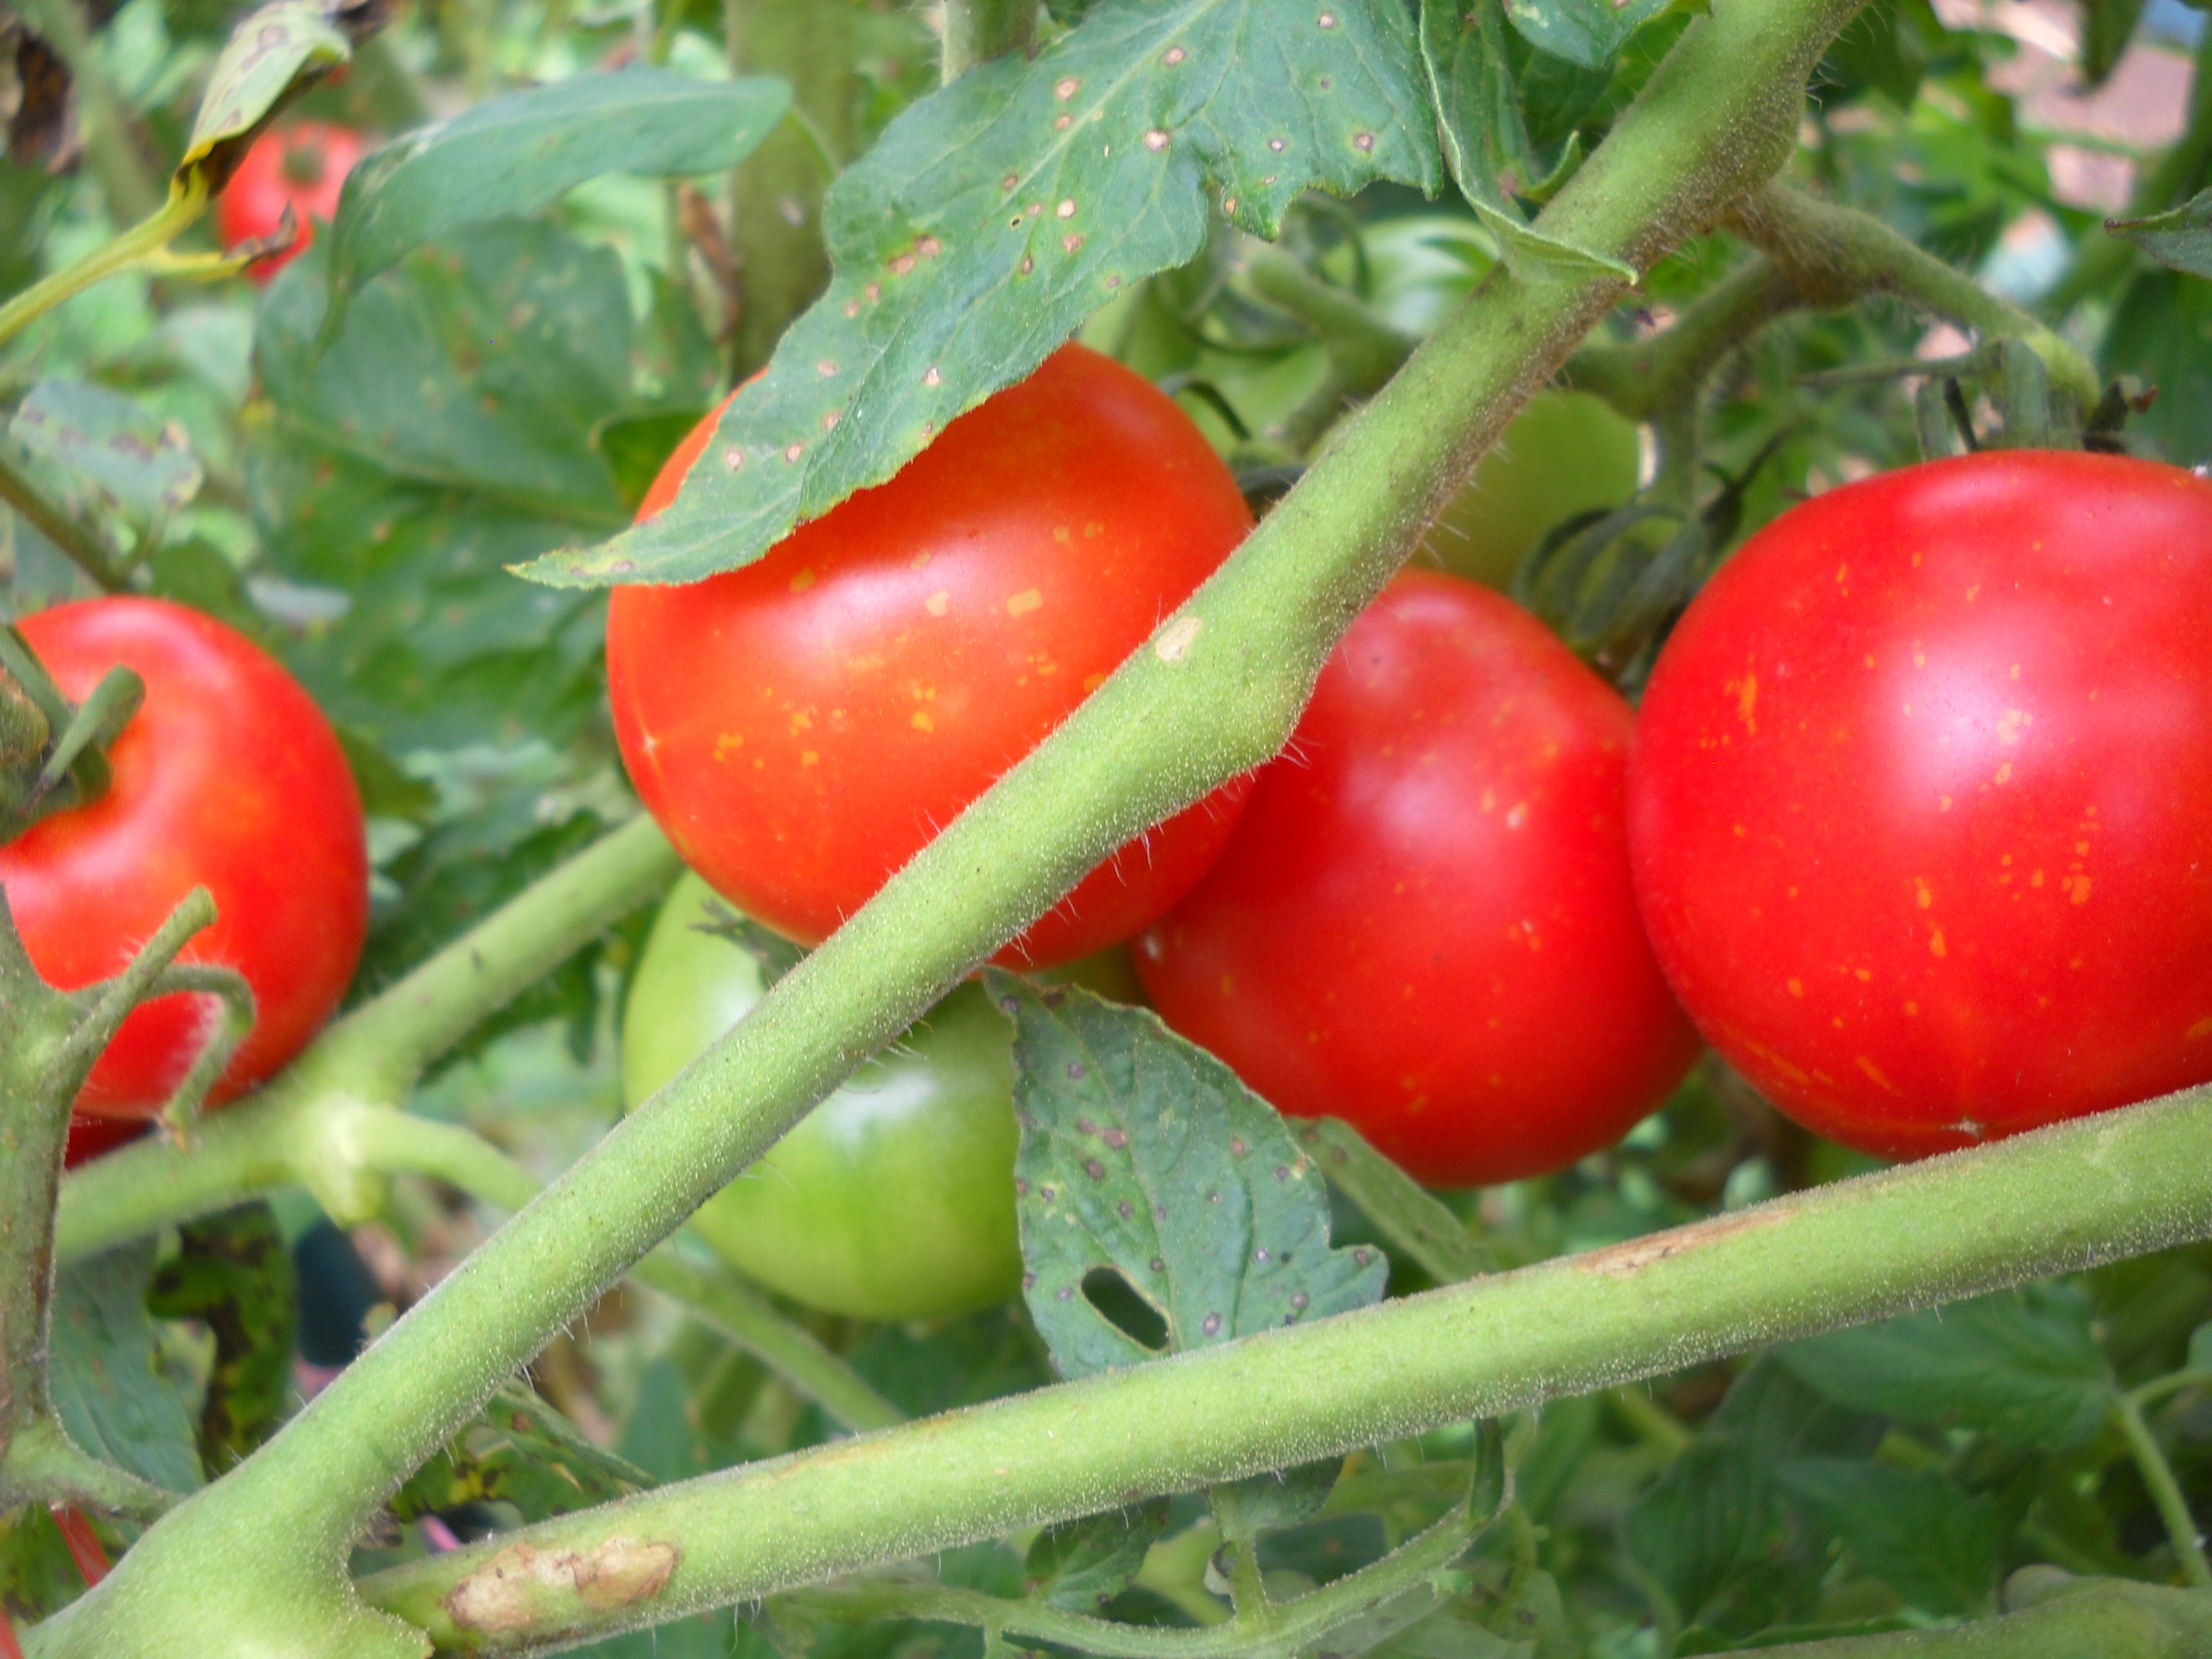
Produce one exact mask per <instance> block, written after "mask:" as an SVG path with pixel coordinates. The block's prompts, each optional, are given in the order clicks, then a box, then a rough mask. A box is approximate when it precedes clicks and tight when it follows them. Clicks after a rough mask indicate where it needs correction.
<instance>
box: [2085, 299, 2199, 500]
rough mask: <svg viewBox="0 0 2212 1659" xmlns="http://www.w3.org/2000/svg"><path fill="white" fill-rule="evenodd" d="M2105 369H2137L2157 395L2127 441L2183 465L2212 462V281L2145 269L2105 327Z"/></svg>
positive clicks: (2131, 427)
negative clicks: (2141, 442)
mask: <svg viewBox="0 0 2212 1659" xmlns="http://www.w3.org/2000/svg"><path fill="white" fill-rule="evenodd" d="M2103 358H2104V367H2105V368H2106V372H2107V373H2110V374H2136V375H2139V376H2141V377H2142V380H2144V381H2145V382H2146V383H2147V384H2148V385H2150V386H2154V387H2156V388H2157V391H2158V398H2157V401H2156V402H2154V403H2153V404H2151V406H2150V408H2149V409H2148V410H2146V411H2144V412H2143V413H2142V414H2141V415H2138V416H2132V417H2131V418H2130V420H2129V422H2128V439H2129V441H2130V444H2131V445H2132V444H2133V443H2134V442H2135V441H2136V440H2137V439H2139V438H2140V439H2145V440H2148V442H2149V443H2150V444H2153V445H2155V446H2156V448H2157V453H2160V455H2162V456H2163V457H2164V458H2165V459H2167V460H2169V461H2172V462H2173V463H2174V464H2175V465H2178V466H2194V465H2197V464H2199V463H2200V462H2203V461H2208V460H2212V283H2207V282H2203V281H2199V280H2192V279H2191V278H2190V277H2187V276H2182V275H2180V274H2179V273H2178V272H2175V271H2171V270H2144V271H2142V272H2140V273H2139V274H2138V275H2137V276H2136V278H2135V280H2134V281H2132V282H2130V283H2129V284H2128V285H2127V287H2126V288H2125V289H2124V290H2122V292H2121V294H2120V297H2119V301H2118V303H2117V304H2116V305H2115V306H2114V307H2113V308H2112V325H2111V326H2110V327H2109V328H2107V329H2106V331H2105V343H2104V350H2103Z"/></svg>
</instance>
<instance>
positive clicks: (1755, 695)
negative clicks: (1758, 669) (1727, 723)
mask: <svg viewBox="0 0 2212 1659" xmlns="http://www.w3.org/2000/svg"><path fill="white" fill-rule="evenodd" d="M1722 690H1723V691H1724V692H1725V693H1726V694H1727V695H1728V696H1731V697H1734V698H1735V717H1736V719H1737V720H1741V721H1742V722H1743V729H1744V731H1745V732H1747V733H1748V734H1749V735H1750V736H1752V737H1754V738H1755V737H1757V736H1758V735H1759V676H1758V675H1756V674H1754V673H1753V672H1752V671H1751V670H1749V669H1748V668H1747V669H1745V670H1744V671H1743V678H1741V679H1740V680H1730V681H1729V683H1728V684H1726V685H1725V686H1723V688H1722Z"/></svg>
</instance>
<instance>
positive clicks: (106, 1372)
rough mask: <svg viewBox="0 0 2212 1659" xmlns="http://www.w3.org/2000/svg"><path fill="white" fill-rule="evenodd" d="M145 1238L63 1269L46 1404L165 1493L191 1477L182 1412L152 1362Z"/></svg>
mask: <svg viewBox="0 0 2212 1659" xmlns="http://www.w3.org/2000/svg"><path fill="white" fill-rule="evenodd" d="M153 1277H154V1245H153V1242H152V1241H151V1240H150V1239H149V1240H145V1241H143V1242H141V1243H135V1244H125V1245H123V1246H120V1247H119V1248H118V1249H112V1250H109V1251H106V1252H105V1253H104V1254H102V1255H95V1256H91V1257H88V1258H87V1259H86V1260H84V1261H78V1262H75V1263H73V1264H71V1265H70V1267H66V1268H64V1269H63V1271H62V1273H61V1274H60V1275H59V1277H58V1279H57V1280H56V1281H55V1285H54V1312H53V1346H52V1351H51V1352H50V1353H49V1355H48V1358H47V1373H48V1381H49V1384H50V1387H51V1389H52V1395H53V1401H54V1409H55V1411H56V1412H57V1413H58V1414H59V1415H60V1418H61V1420H62V1426H63V1427H64V1428H65V1429H67V1430H68V1431H69V1433H70V1438H71V1439H72V1440H74V1441H76V1443H77V1444H78V1445H79V1446H81V1447H82V1448H83V1449H85V1450H86V1451H88V1452H90V1453H91V1454H92V1455H94V1456H95V1457H103V1458H106V1460H107V1461H108V1462H111V1463H113V1464H116V1465H117V1466H118V1467H119V1468H125V1469H128V1470H130V1471H131V1474H136V1475H138V1476H140V1477H142V1478H143V1479H145V1480H151V1481H152V1482H153V1483H154V1484H155V1486H166V1487H167V1488H168V1489H169V1490H170V1491H171V1492H190V1491H191V1490H192V1489H193V1488H194V1487H195V1486H198V1485H199V1484H200V1478H201V1477H200V1463H199V1455H198V1453H197V1450H196V1449H195V1440H196V1437H195V1436H194V1434H193V1432H192V1420H191V1414H190V1413H188V1412H187V1411H186V1410H185V1397H184V1395H183V1394H182V1393H180V1392H179V1389H178V1388H177V1385H176V1384H175V1383H173V1382H172V1381H171V1380H170V1379H169V1378H168V1377H167V1376H163V1375H162V1374H161V1370H160V1369H159V1368H158V1366H157V1364H156V1360H155V1344H154V1322H153V1321H152V1320H151V1319H150V1318H149V1317H148V1316H147V1312H146V1291H147V1286H148V1285H149V1284H150V1283H151V1281H152V1279H153Z"/></svg>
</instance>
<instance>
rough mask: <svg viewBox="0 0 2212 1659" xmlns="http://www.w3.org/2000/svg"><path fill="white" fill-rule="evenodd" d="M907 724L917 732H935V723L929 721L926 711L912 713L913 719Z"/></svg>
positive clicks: (919, 710) (917, 710) (918, 710)
mask: <svg viewBox="0 0 2212 1659" xmlns="http://www.w3.org/2000/svg"><path fill="white" fill-rule="evenodd" d="M908 724H909V725H911V726H913V727H914V729H915V731H917V732H934V731H935V730H937V722H936V721H935V720H932V719H930V717H929V714H928V711H927V710H926V709H921V708H917V709H915V711H914V718H913V719H912V720H909V721H908Z"/></svg>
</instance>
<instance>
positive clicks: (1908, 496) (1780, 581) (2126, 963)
mask: <svg viewBox="0 0 2212 1659" xmlns="http://www.w3.org/2000/svg"><path fill="white" fill-rule="evenodd" d="M1630 799H1631V811H1630V824H1631V842H1632V848H1633V851H1634V857H1635V865H1636V878H1637V890H1638V896H1639V898H1640V899H1641V901H1642V902H1643V906H1644V916H1645V919H1646V921H1648V922H1649V923H1650V929H1651V936H1652V941H1653V944H1654V945H1655V946H1656V948H1657V951H1658V952H1659V958H1660V960H1661V962H1662V963H1664V964H1665V966H1666V969H1667V972H1668V977H1669V978H1670V979H1671V980H1672V981H1673V982H1674V988H1675V990H1676V991H1677V992H1678V993H1679V994H1680V996H1681V999H1682V1001H1683V1004H1684V1005H1685V1006H1686V1007H1687V1008H1688V1009H1689V1011H1690V1012H1691V1015H1692V1017H1693V1018H1695V1019H1696V1020H1697V1022H1698V1024H1699V1027H1700V1028H1701V1029H1702V1030H1704V1032H1705V1036H1706V1037H1707V1038H1708V1039H1709V1040H1710V1041H1711V1042H1712V1043H1713V1045H1714V1046H1715V1047H1716V1048H1719V1049H1720V1050H1721V1052H1722V1053H1723V1054H1725V1055H1727V1056H1728V1058H1729V1060H1730V1061H1731V1062H1732V1063H1733V1064H1734V1065H1735V1066H1737V1068H1738V1069H1740V1070H1741V1072H1742V1073H1744V1075H1745V1076H1747V1078H1749V1079H1751V1081H1752V1082H1753V1084H1754V1085H1757V1086H1758V1087H1759V1090H1761V1091H1763V1092H1764V1093H1765V1094H1766V1095H1767V1096H1769V1097H1771V1099H1772V1100H1773V1101H1774V1102H1775V1103H1776V1104H1777V1105H1778V1106H1780V1107H1781V1108H1782V1109H1784V1111H1786V1112H1788V1113H1790V1115H1792V1116H1794V1117H1796V1118H1797V1119H1798V1120H1799V1121H1801V1122H1802V1123H1804V1124H1806V1125H1808V1127H1812V1128H1814V1129H1815V1130H1817V1131H1819V1132H1820V1133H1822V1134H1825V1135H1828V1136H1831V1137H1832V1138H1834V1139H1838V1140H1841V1141H1844V1142H1845V1143H1846V1144H1848V1145H1850V1146H1857V1147H1861V1148H1863V1149H1864V1150H1866V1151H1869V1152H1878V1153H1881V1154H1883V1155H1885V1156H1888V1157H1894V1158H1909V1157H1916V1156H1918V1155H1920V1154H1923V1153H1927V1152H1937V1151H1941V1150H1942V1149H1945V1148H1948V1147H1954V1146H1965V1145H1967V1144H1969V1143H1971V1142H1973V1141H1976V1140H1982V1139H1990V1138H1991V1137H1994V1136H1998V1135H2006V1134H2011V1133H2015V1132H2016V1131H2018V1130H2021V1129H2027V1128H2032V1127H2034V1126H2035V1125H2037V1124H2041V1123H2049V1122H2051V1121H2055V1120H2057V1119H2060V1118H2066V1117H2071V1116H2075V1115H2079V1114H2081V1113H2083V1112H2088V1111H2094V1110H2097V1109H2100V1108H2104V1107H2109V1106H2117V1105H2119V1104H2122V1103H2125V1102H2128V1101H2133V1100H2140V1099H2142V1098H2144V1097H2148V1096H2151V1095H2155V1094H2159V1093H2161V1092H2164V1091H2167V1090H2171V1089H2178V1088H2180V1087H2182V1086H2184V1085H2187V1084H2191V1083H2197V1082H2201V1081H2203V1080H2204V1079H2207V1078H2212V483H2205V482H2204V481H2203V480H2202V479H2198V478H2195V477H2191V476H2190V475H2189V474H2188V473H2186V472H2183V471H2179V470H2177V469H2175V468H2172V467H2166V466H2159V465H2153V464H2151V463H2148V462H2145V461H2136V460H2128V459H2118V458H2115V457H2110V456H2098V455H2085V454H2072V453H2037V452H2027V451H2000V452H1995V453H1983V454H1979V455H1974V456H1969V457H1966V458H1962V459H1957V460H1950V461H1941V462H1937V463H1935V464H1933V465H1925V466H1914V467H1907V468H1905V470H1903V471H1898V472H1892V473H1889V474H1887V475H1885V476H1883V477H1878V478H1870V479H1868V480H1867V481H1866V482H1864V483H1857V484H1851V485H1849V486H1847V487H1845V488H1844V489H1836V490H1832V491H1831V492H1829V493H1828V494H1826V495H1821V496H1819V497H1817V498H1816V499H1814V500H1813V501H1808V502H1806V503H1805V504H1804V505H1802V506H1801V507H1796V508H1794V509H1792V510H1791V511H1790V512H1789V513H1785V514H1784V516H1783V517H1781V518H1780V519H1778V520H1775V521H1774V522H1773V523H1772V524H1771V525H1769V526H1767V527H1766V528H1765V530H1763V531H1761V532H1759V534H1758V535H1757V536H1755V537H1753V538H1752V540H1751V541H1750V542H1749V543H1747V544H1746V545H1745V546H1744V548H1743V550H1741V552H1739V553H1738V554H1737V555H1736V556H1735V557H1734V558H1733V559H1731V560H1730V561H1729V562H1728V564H1727V565H1725V566H1724V567H1723V568H1722V570H1721V572H1720V574H1718V576H1717V577H1716V578H1715V579H1714V580H1713V582H1712V583H1711V586H1709V587H1708V588H1707V589H1706V590H1705V592H1704V593H1703V594H1702V595H1700V596H1699V599H1697V601H1696V602H1695V603H1694V604H1692V605H1691V607H1690V609H1689V610H1688V611H1687V612H1686V614H1685V615H1684V617H1683V618H1682V621H1681V623H1680V626H1679V627H1678V628H1677V629H1676V630H1675V632H1674V637H1673V638H1672V639H1671V640H1670V641H1668V645H1667V647H1666V649H1665V650H1664V652H1663V653H1662V654H1661V656H1660V659H1659V661H1658V663H1657V665H1656V667H1655V669H1654V671H1653V673H1652V676H1651V681H1650V690H1649V692H1648V694H1647V695H1646V696H1645V699H1644V712H1643V717H1642V722H1641V725H1640V726H1639V737H1638V748H1637V753H1636V757H1635V759H1634V762H1633V764H1632V769H1631V779H1630Z"/></svg>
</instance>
